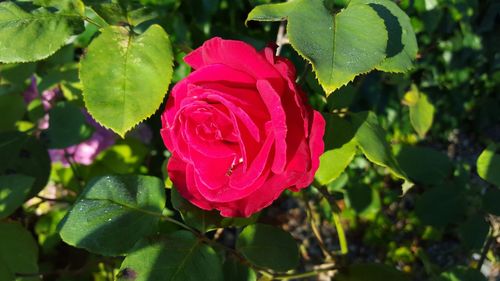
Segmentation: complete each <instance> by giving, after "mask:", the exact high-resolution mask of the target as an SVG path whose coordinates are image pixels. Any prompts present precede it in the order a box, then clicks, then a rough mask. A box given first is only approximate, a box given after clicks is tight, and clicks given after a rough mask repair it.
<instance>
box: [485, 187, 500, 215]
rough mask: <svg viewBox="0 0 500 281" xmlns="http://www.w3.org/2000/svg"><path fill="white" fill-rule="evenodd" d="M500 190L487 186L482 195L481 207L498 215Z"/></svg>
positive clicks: (499, 212)
mask: <svg viewBox="0 0 500 281" xmlns="http://www.w3.org/2000/svg"><path fill="white" fill-rule="evenodd" d="M498 202H500V190H499V189H498V188H488V189H487V190H486V193H485V194H484V195H483V208H484V210H485V211H486V212H488V213H490V214H492V215H495V216H500V204H498Z"/></svg>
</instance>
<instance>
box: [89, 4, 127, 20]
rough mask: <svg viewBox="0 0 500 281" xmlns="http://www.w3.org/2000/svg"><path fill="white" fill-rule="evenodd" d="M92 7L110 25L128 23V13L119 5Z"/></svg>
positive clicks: (94, 5)
mask: <svg viewBox="0 0 500 281" xmlns="http://www.w3.org/2000/svg"><path fill="white" fill-rule="evenodd" d="M90 6H91V7H92V9H93V10H94V11H95V13H96V14H98V15H99V16H100V17H101V18H102V19H103V20H104V21H106V23H108V24H112V25H123V24H124V23H127V11H125V10H124V9H123V8H122V7H121V5H120V4H118V3H113V2H104V3H91V4H90Z"/></svg>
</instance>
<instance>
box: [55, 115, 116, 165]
mask: <svg viewBox="0 0 500 281" xmlns="http://www.w3.org/2000/svg"><path fill="white" fill-rule="evenodd" d="M83 115H85V118H86V121H87V123H88V124H89V125H90V126H92V127H93V128H94V133H93V134H92V136H91V137H90V138H89V139H88V140H86V141H84V142H82V143H79V144H77V145H73V146H70V147H68V148H65V149H49V154H50V158H51V159H52V161H53V162H61V163H63V165H65V166H67V165H69V163H68V159H67V158H66V157H65V153H67V154H68V155H69V156H70V157H71V160H73V161H75V163H78V164H82V165H90V164H92V163H93V162H94V159H95V158H96V157H97V155H98V154H99V153H100V152H101V151H103V150H105V149H106V148H108V147H110V146H112V145H113V144H115V142H116V139H117V135H116V134H115V133H113V132H112V131H110V130H108V129H106V128H104V127H102V126H101V125H99V124H98V123H97V122H96V121H95V120H94V119H93V118H92V117H91V116H90V114H89V113H88V112H87V111H83Z"/></svg>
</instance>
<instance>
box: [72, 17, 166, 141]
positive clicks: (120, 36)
mask: <svg viewBox="0 0 500 281" xmlns="http://www.w3.org/2000/svg"><path fill="white" fill-rule="evenodd" d="M101 31H102V33H101V35H99V37H97V38H96V39H95V40H93V41H92V43H91V44H90V46H89V48H88V52H87V54H86V56H85V57H84V59H83V60H82V62H81V70H80V78H81V80H82V83H83V94H84V100H85V105H86V107H87V109H88V111H89V112H90V114H91V115H92V116H93V117H94V119H96V120H97V121H98V122H99V123H101V124H102V125H104V126H105V127H108V128H110V129H112V130H113V131H115V132H117V133H118V134H119V135H121V136H122V137H123V136H124V135H125V133H126V132H127V131H129V130H130V129H132V128H133V127H134V126H135V125H137V124H138V123H139V122H141V121H142V120H144V119H146V118H148V117H149V116H151V115H152V114H153V113H154V112H155V111H156V109H158V107H159V106H160V104H161V102H162V101H163V97H164V96H165V93H166V91H167V89H168V85H169V84H170V79H171V77H172V61H173V57H172V50H171V46H170V40H169V38H168V35H167V33H165V31H164V30H163V28H161V27H160V26H159V25H152V26H151V27H149V29H148V30H146V32H144V33H143V34H141V35H134V34H131V33H130V32H129V31H128V30H127V29H126V28H125V27H118V26H109V27H106V28H103V29H102V30H101Z"/></svg>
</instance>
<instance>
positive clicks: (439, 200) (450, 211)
mask: <svg viewBox="0 0 500 281" xmlns="http://www.w3.org/2000/svg"><path fill="white" fill-rule="evenodd" d="M464 211H465V200H464V197H463V194H461V193H460V191H459V190H456V189H453V187H435V188H433V189H431V190H429V191H427V192H425V193H424V194H423V195H422V196H421V197H420V198H419V199H418V200H417V202H416V206H415V212H416V214H417V216H418V217H419V218H420V219H421V220H422V222H423V223H424V224H428V225H432V226H436V227H443V226H445V225H447V224H448V223H451V222H457V221H459V220H460V219H461V216H462V215H463V214H464Z"/></svg>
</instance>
